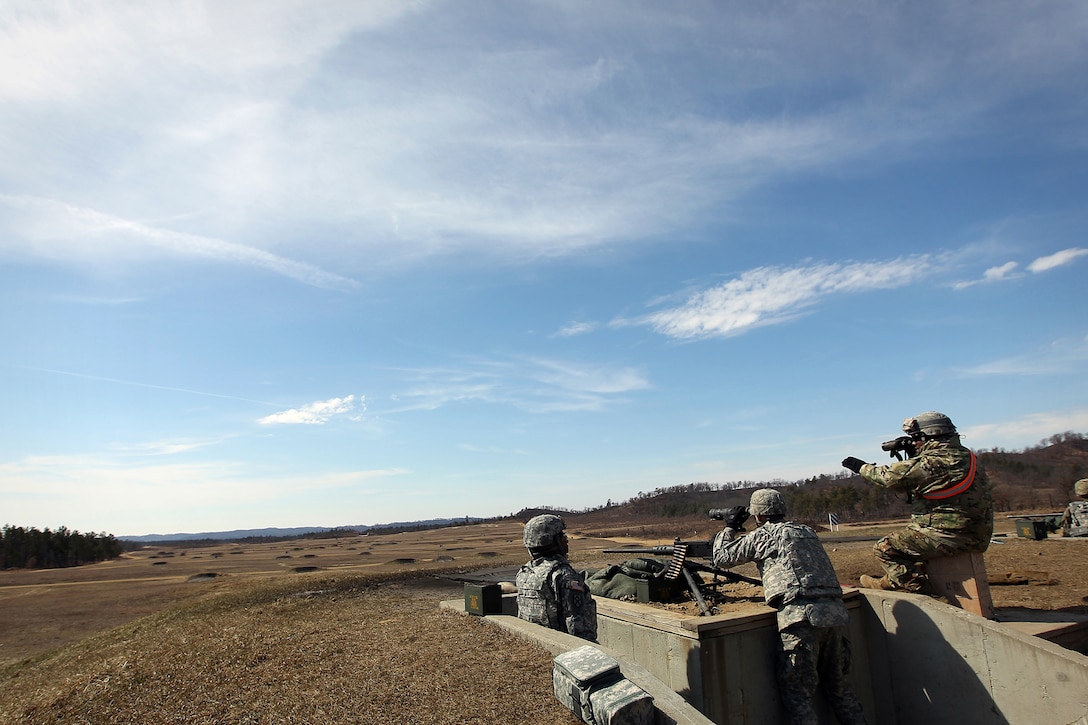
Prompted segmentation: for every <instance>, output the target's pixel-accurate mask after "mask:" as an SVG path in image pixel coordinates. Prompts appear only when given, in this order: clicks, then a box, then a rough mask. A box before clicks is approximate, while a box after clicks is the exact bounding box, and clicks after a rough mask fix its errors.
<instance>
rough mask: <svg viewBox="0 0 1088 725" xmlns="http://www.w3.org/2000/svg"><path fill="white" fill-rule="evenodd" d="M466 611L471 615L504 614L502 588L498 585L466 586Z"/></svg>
mask: <svg viewBox="0 0 1088 725" xmlns="http://www.w3.org/2000/svg"><path fill="white" fill-rule="evenodd" d="M465 611H466V612H468V613H469V614H475V615H477V616H483V615H485V614H502V613H503V612H502V588H501V587H500V586H499V585H498V584H467V583H466V584H465Z"/></svg>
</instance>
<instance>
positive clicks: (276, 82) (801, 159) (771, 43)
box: [0, 0, 1085, 286]
mask: <svg viewBox="0 0 1088 725" xmlns="http://www.w3.org/2000/svg"><path fill="white" fill-rule="evenodd" d="M998 5H999V6H998V7H988V8H987V11H986V12H985V13H982V12H979V11H978V10H977V8H976V7H975V6H974V5H973V4H968V5H967V6H966V7H963V8H954V7H951V6H949V7H944V8H942V9H941V10H940V11H939V13H938V15H936V16H934V15H931V14H929V13H923V12H921V11H920V10H917V9H912V8H910V7H908V6H896V5H889V6H887V7H884V6H881V7H879V8H877V9H874V8H866V9H865V10H864V11H858V10H856V9H854V10H850V9H847V10H845V11H843V12H826V9H824V8H823V7H822V6H819V5H815V6H809V5H805V4H800V5H797V6H790V7H784V8H783V7H776V8H774V9H773V10H769V9H766V8H762V7H757V6H751V7H747V6H743V4H741V5H732V4H731V5H725V6H718V5H716V4H708V5H704V6H698V5H691V4H688V5H685V6H683V7H681V8H678V9H675V10H672V9H670V10H669V11H664V10H663V9H662V8H660V7H658V6H656V5H655V4H653V3H635V4H634V6H628V5H615V4H611V3H602V4H599V5H595V6H594V7H593V8H592V9H588V8H582V7H579V8H577V9H576V10H575V9H574V7H573V6H568V5H564V4H562V3H560V4H543V5H525V6H516V7H515V8H513V9H510V8H508V9H504V12H502V13H497V14H495V13H491V14H489V16H488V17H487V22H479V18H478V17H477V14H482V13H485V12H490V11H489V10H488V9H487V8H485V7H483V6H474V5H472V4H467V5H466V4H461V3H428V2H417V3H410V2H403V0H388V1H385V2H379V1H372V2H367V3H358V2H348V1H344V2H325V3H321V4H319V5H314V4H313V3H312V2H305V1H302V2H294V1H287V0H279V1H278V2H244V1H242V0H236V1H235V2H229V3H223V2H187V3H117V2H105V1H102V0H99V1H98V2H95V1H94V0H87V1H86V2H80V3H64V4H61V3H51V2H41V1H40V0H13V2H9V3H8V4H7V8H8V10H7V12H5V13H4V16H3V17H2V18H0V38H2V39H3V41H4V42H2V43H0V98H2V99H3V100H4V101H5V113H4V116H3V120H0V178H8V179H11V180H18V182H17V183H16V184H8V185H6V187H5V188H8V189H12V190H16V191H18V192H21V193H25V194H38V195H49V196H53V197H55V198H59V199H64V200H66V201H68V202H69V203H71V204H72V205H74V206H77V207H85V208H93V209H98V210H103V211H104V212H106V213H110V214H114V215H116V216H118V217H121V218H126V219H144V220H152V219H166V218H170V219H176V218H180V217H182V216H186V215H193V214H196V215H198V216H199V221H200V223H199V226H196V227H194V228H192V229H185V230H182V229H170V228H168V225H161V224H157V223H152V222H150V221H147V222H144V223H145V224H146V225H147V226H148V227H149V228H157V229H159V231H161V232H162V233H163V234H165V235H171V234H177V235H180V236H179V237H175V238H171V239H170V240H169V242H170V243H174V244H180V243H183V242H184V241H186V240H185V239H184V237H185V236H186V235H187V234H192V235H193V237H194V238H195V239H189V240H188V241H189V242H190V243H192V242H194V241H195V240H232V242H233V243H235V244H239V245H242V246H244V247H245V248H260V249H267V250H269V251H268V252H267V253H268V254H274V250H281V249H300V248H302V247H305V248H306V249H307V250H308V251H307V254H311V253H312V254H318V255H321V258H322V259H330V260H336V261H337V262H340V263H343V264H342V266H338V267H337V269H344V270H351V271H350V272H345V274H351V273H354V272H357V271H358V270H362V269H364V268H367V267H369V266H370V265H371V264H372V261H373V259H374V252H376V251H377V252H382V253H383V254H384V255H385V257H386V258H396V259H402V260H403V259H408V260H411V259H418V258H421V257H425V256H427V255H431V254H435V253H449V252H453V251H458V250H460V249H463V248H466V247H470V248H474V249H479V250H483V251H486V252H490V253H494V254H500V255H517V256H519V257H522V258H525V257H531V258H536V257H539V256H542V255H543V256H556V255H563V254H570V253H574V252H577V251H579V250H583V249H586V248H592V247H598V246H600V245H602V244H606V243H611V244H628V243H632V242H634V241H637V240H644V239H647V238H653V237H654V236H655V235H656V234H659V233H662V232H668V231H671V230H674V229H676V228H677V227H681V226H683V225H684V224H685V223H686V221H687V220H688V219H690V215H691V212H693V211H698V210H701V209H711V208H712V209H723V210H724V212H723V213H726V214H728V213H729V212H730V207H731V205H732V204H733V203H735V202H736V200H737V199H739V198H741V197H742V196H743V195H744V194H746V193H747V192H748V191H749V190H751V189H753V188H755V187H758V186H759V185H761V184H763V183H766V182H767V181H768V180H775V179H779V178H783V177H786V176H789V175H792V174H794V173H796V172H797V171H803V170H812V169H821V168H830V167H835V168H840V167H844V166H847V165H851V164H858V163H860V162H863V161H865V160H867V159H879V160H886V159H889V158H892V157H894V156H895V155H897V154H900V153H904V152H909V151H910V149H911V148H912V147H913V146H914V145H915V144H917V143H918V142H919V141H920V140H921V141H924V143H925V144H926V146H927V148H933V147H934V145H935V144H939V143H940V142H941V141H942V140H943V139H947V138H951V137H954V136H955V135H956V134H957V133H959V132H960V131H961V130H962V129H973V128H975V127H976V126H977V125H978V124H980V123H984V122H986V120H987V119H988V118H990V116H992V115H995V114H990V113H989V111H990V110H992V109H993V108H994V107H1000V106H1001V105H1002V104H1006V103H1008V102H1009V100H1010V99H1017V98H1018V97H1019V94H1020V93H1022V92H1023V90H1024V89H1026V88H1030V89H1032V90H1037V89H1041V92H1042V94H1043V95H1046V91H1047V90H1049V89H1051V88H1054V89H1060V90H1061V91H1064V92H1066V93H1068V90H1067V89H1068V82H1069V81H1068V79H1069V78H1070V77H1071V76H1072V75H1073V71H1074V70H1077V69H1079V68H1080V67H1082V66H1083V63H1084V58H1085V50H1084V49H1083V48H1082V47H1081V46H1082V45H1083V44H1082V43H1079V42H1076V41H1077V40H1079V36H1078V35H1077V34H1076V32H1074V31H1073V30H1072V29H1075V28H1078V27H1082V24H1083V15H1082V13H1083V10H1081V9H1078V8H1076V7H1075V6H1074V5H1069V6H1059V7H1053V8H1051V9H1050V11H1049V12H1047V13H1039V12H1035V11H1033V10H1032V8H1031V7H1030V6H1023V7H1021V6H1020V5H1018V4H1016V3H999V4H998ZM521 8H531V10H528V11H526V12H529V13H532V22H531V23H530V22H527V18H526V16H525V15H524V14H522V10H521ZM424 16H425V17H426V22H421V23H416V22H413V21H414V20H415V19H416V18H419V17H424ZM485 33H486V34H487V35H484V34H485ZM836 38H838V39H842V38H849V42H837V41H836ZM859 38H862V39H864V40H862V41H861V42H859V41H858V39H859ZM605 39H607V42H602V40H605ZM919 43H925V44H927V46H926V47H927V48H928V44H930V43H932V44H933V47H943V48H956V52H955V53H954V54H932V53H928V52H920V51H919V46H918V44H919ZM828 48H831V49H833V50H832V51H830V52H829V51H828ZM680 50H682V51H683V53H684V54H686V55H685V56H684V57H685V59H686V61H685V62H686V63H689V64H690V65H685V67H683V68H677V67H674V66H672V65H670V63H669V61H670V60H673V59H674V58H677V57H680V55H681V54H680V52H679V51H680ZM690 67H700V68H703V69H704V71H705V72H704V73H702V75H701V77H700V78H701V79H700V83H699V84H697V86H698V87H697V88H696V87H694V86H692V85H691V84H690V83H686V82H683V81H684V80H686V79H687V78H688V76H687V75H686V74H687V73H688V68H690ZM800 88H815V89H817V90H816V92H812V93H808V92H806V93H798V92H797V89H800ZM823 90H826V92H822V91H823ZM779 97H781V98H782V99H786V100H788V102H785V103H784V104H783V105H780V104H779V103H778V102H777V100H776V99H777V98H779ZM739 109H751V110H752V112H751V113H748V114H746V115H740V110H739ZM761 109H765V110H761ZM1040 113H1043V111H1040ZM71 149H79V153H78V154H72V153H69V152H70V150H71ZM318 224H320V225H321V227H322V228H323V229H324V230H325V231H326V232H327V233H326V234H323V235H322V236H321V238H320V239H315V238H309V237H308V236H306V235H304V234H301V233H299V231H298V230H299V229H306V228H314V227H315V226H317V225H318ZM246 233H248V234H252V235H253V237H252V238H250V237H247V236H245V234H246ZM223 243H225V242H223ZM196 246H200V245H199V244H197V245H196ZM205 246H206V245H205ZM34 250H35V252H36V253H42V254H44V255H48V251H47V250H46V249H44V248H43V247H42V246H37V247H34ZM309 250H312V251H309ZM218 253H219V254H221V255H223V256H230V252H229V250H228V249H225V248H220V249H219V251H218ZM242 256H245V254H242ZM276 256H277V257H278V256H280V255H276ZM282 256H290V255H289V254H287V253H286V252H285V253H283V255H282ZM53 259H56V257H53ZM251 260H252V261H253V262H254V263H260V264H264V265H266V266H269V267H271V268H275V265H276V263H275V262H274V260H273V259H271V258H264V259H263V260H261V259H258V258H252V257H251ZM330 264H331V262H330ZM288 267H289V268H292V269H294V268H293V267H291V266H290V265H288ZM296 271H297V272H299V274H300V276H301V277H309V276H310V275H311V274H313V272H312V270H309V271H307V270H301V269H296ZM283 273H287V272H283ZM310 283H315V282H310ZM317 283H318V284H328V283H339V284H343V280H342V279H341V280H330V279H326V280H325V282H321V281H318V282H317ZM334 286H335V284H334Z"/></svg>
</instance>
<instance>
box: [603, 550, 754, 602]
mask: <svg viewBox="0 0 1088 725" xmlns="http://www.w3.org/2000/svg"><path fill="white" fill-rule="evenodd" d="M604 553H605V554H650V555H652V556H671V557H672V558H671V559H670V560H669V562H668V564H666V566H665V568H664V570H662V572H661V573H660V574H659V575H658V577H660V578H661V579H663V580H665V581H668V582H675V581H678V580H680V579H681V578H682V579H683V580H684V582H685V583H686V584H687V587H688V591H690V592H691V596H692V598H693V599H695V603H696V604H697V605H698V606H699V614H700V615H702V616H707V615H709V614H711V611H710V607H709V606H708V605H707V603H706V598H705V597H704V596H703V587H707V586H714V585H715V584H717V583H718V581H717V580H718V579H719V578H721V579H724V580H725V581H727V582H747V583H749V584H754V585H756V586H763V582H762V581H760V580H759V579H754V578H752V577H748V576H744V575H743V574H737V573H735V572H732V571H729V570H728V569H721V568H719V567H716V566H713V565H711V564H704V563H703V562H699V561H693V560H692V559H711V558H712V553H711V543H710V542H709V541H681V540H680V537H679V536H678V537H676V540H675V541H673V542H672V543H671V544H666V545H662V546H642V547H624V548H622V549H605V550H604ZM695 572H703V573H706V574H713V575H714V582H712V583H711V584H700V582H699V581H698V579H697V578H696V576H695Z"/></svg>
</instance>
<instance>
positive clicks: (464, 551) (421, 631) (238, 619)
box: [0, 519, 1088, 723]
mask: <svg viewBox="0 0 1088 725" xmlns="http://www.w3.org/2000/svg"><path fill="white" fill-rule="evenodd" d="M997 524H998V532H999V533H1002V534H1005V536H1001V537H998V538H997V541H998V542H1001V543H994V544H993V545H991V547H990V550H989V551H988V552H987V554H986V565H987V570H988V572H989V576H990V580H991V594H992V596H993V600H994V605H995V607H996V608H997V610H998V619H1003V618H1020V617H1024V618H1027V617H1026V616H1025V615H1028V616H1030V615H1033V614H1038V613H1042V612H1071V613H1072V612H1075V613H1079V614H1088V568H1086V567H1085V566H1084V564H1083V563H1084V561H1085V558H1086V556H1088V540H1068V539H1064V540H1063V539H1059V538H1055V537H1051V538H1048V539H1044V540H1041V541H1032V540H1028V539H1021V538H1017V537H1016V535H1015V526H1014V524H1013V523H1012V522H1011V521H1009V520H1007V519H1001V520H999V521H998V522H997ZM898 525H899V524H888V525H885V526H870V527H852V528H847V527H844V528H843V529H842V530H841V531H839V532H835V533H831V532H823V536H824V539H825V545H826V547H827V549H828V552H829V554H830V555H831V558H832V561H833V562H834V564H835V567H836V570H837V571H838V572H839V575H840V579H841V580H842V582H843V583H844V584H847V585H852V584H856V582H857V578H858V577H859V576H860V575H861V574H864V573H872V574H876V573H878V571H879V570H878V568H877V567H876V566H875V560H874V559H873V557H872V554H871V547H872V543H873V540H874V539H875V537H876V536H878V535H882V534H883V533H886V532H887V531H890V530H893V529H894V528H896V527H897V526H898ZM573 528H574V531H573V533H574V536H573V537H572V544H571V546H572V559H573V560H574V563H575V565H576V566H579V567H581V568H587V569H594V568H598V567H600V566H604V565H606V564H608V563H615V562H616V561H618V560H621V559H622V555H620V556H617V555H609V554H603V553H602V550H603V549H605V548H612V547H615V546H617V545H622V544H625V543H641V544H662V543H669V542H668V541H664V540H653V541H639V542H634V541H632V540H628V539H621V538H613V539H592V538H582V537H579V536H578V532H577V527H573ZM524 559H525V552H524V549H523V548H522V547H521V527H520V525H518V524H516V523H502V524H492V525H478V526H471V527H459V528H451V529H442V530H436V531H428V532H419V533H413V534H400V535H392V536H380V537H379V536H368V537H353V538H350V539H340V540H314V541H304V542H291V543H290V544H283V543H280V544H260V545H253V546H235V545H221V546H215V547H209V548H200V549H175V548H154V547H153V548H149V549H146V550H144V551H141V552H139V553H136V554H131V555H127V556H126V557H124V558H123V559H121V560H118V561H114V562H107V563H104V564H99V565H95V566H88V567H80V568H77V569H65V570H51V571H6V572H0V722H13V721H20V722H92V723H99V722H101V723H106V722H110V723H112V722H141V723H155V722H193V723H198V722H322V723H325V722H345V723H347V722H359V723H365V722H378V721H381V722H389V721H397V722H406V723H413V722H419V723H423V722H427V723H446V722H449V723H454V722H458V723H465V722H480V723H483V722H527V723H528V722H549V723H562V722H577V721H576V720H574V719H573V718H572V717H571V716H569V713H567V712H566V711H565V710H564V709H562V708H561V707H560V706H559V705H558V703H556V702H555V700H554V698H553V697H552V695H551V683H550V659H551V658H550V656H549V655H548V654H547V653H545V652H543V651H542V650H539V649H537V648H536V647H535V646H533V645H531V644H529V643H526V642H522V641H520V640H517V639H514V638H512V637H511V636H510V635H507V634H505V633H502V632H500V631H498V630H497V629H496V628H493V627H488V626H486V625H485V624H483V623H482V622H480V621H479V620H477V619H475V618H470V617H465V616H461V615H454V614H450V613H447V612H441V611H439V609H438V606H437V604H438V602H439V601H440V600H442V599H458V598H460V597H461V595H462V585H461V583H460V581H459V579H460V578H463V577H465V576H469V575H470V574H471V573H472V572H479V571H481V570H494V571H496V572H504V573H507V574H508V573H509V571H510V568H511V567H515V566H516V565H517V564H519V563H521V562H522V561H523V560H524ZM749 567H751V565H747V566H745V567H740V568H738V571H739V572H741V573H745V574H750V575H755V570H754V567H751V568H749ZM1005 582H1008V583H1005ZM723 593H724V594H725V595H726V598H725V601H724V602H723V604H722V608H723V611H727V610H736V609H743V608H751V607H762V606H764V605H763V604H762V603H761V590H760V589H759V588H758V587H751V586H749V585H744V584H738V585H727V586H726V587H723ZM673 606H678V607H685V606H687V607H690V606H691V605H690V604H683V603H679V604H676V605H673Z"/></svg>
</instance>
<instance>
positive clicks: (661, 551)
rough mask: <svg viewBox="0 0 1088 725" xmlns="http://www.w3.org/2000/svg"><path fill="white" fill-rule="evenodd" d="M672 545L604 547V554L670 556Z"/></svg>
mask: <svg viewBox="0 0 1088 725" xmlns="http://www.w3.org/2000/svg"><path fill="white" fill-rule="evenodd" d="M672 549H673V547H672V545H671V544H670V545H668V546H636V547H624V548H622V549H605V550H604V553H605V554H657V555H658V556H662V555H665V556H672Z"/></svg>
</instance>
